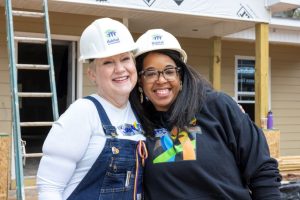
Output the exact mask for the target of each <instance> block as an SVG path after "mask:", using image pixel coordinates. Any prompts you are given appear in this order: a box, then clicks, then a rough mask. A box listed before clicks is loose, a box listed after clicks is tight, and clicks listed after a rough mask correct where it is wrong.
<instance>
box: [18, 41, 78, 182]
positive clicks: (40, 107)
mask: <svg viewBox="0 0 300 200" xmlns="http://www.w3.org/2000/svg"><path fill="white" fill-rule="evenodd" d="M74 46H75V45H73V42H70V41H60V40H57V41H56V40H52V54H53V61H54V71H55V81H56V91H57V102H58V110H59V115H61V114H62V113H63V112H64V111H65V110H66V109H67V107H68V106H69V105H70V104H71V102H72V101H73V100H74V99H73V98H72V97H73V96H76V94H73V93H74V91H75V90H74V89H73V88H74V87H75V85H74V84H73V83H74V82H75V81H74V79H75V77H73V74H76V73H72V71H74V70H75V67H73V66H74V64H75V63H76V62H74V61H75V59H74V57H75V56H73V55H72V52H74V51H73V48H74ZM75 52H76V51H75ZM17 62H18V63H20V64H48V59H47V51H46V45H45V44H36V43H18V61H17ZM18 87H19V91H22V92H50V80H49V71H48V70H19V71H18ZM19 101H20V102H19V104H20V121H21V122H34V121H54V120H53V114H52V102H51V98H20V100H19ZM50 128H51V127H49V126H46V127H43V126H40V127H22V128H21V138H22V140H23V141H24V144H25V150H26V153H41V152H42V145H43V143H44V140H45V138H46V136H47V134H48V132H49V130H50ZM40 159H41V158H40V157H32V158H30V157H29V158H26V159H23V166H24V176H25V177H32V176H36V172H37V168H38V164H39V161H40Z"/></svg>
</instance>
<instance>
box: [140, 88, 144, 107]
mask: <svg viewBox="0 0 300 200" xmlns="http://www.w3.org/2000/svg"><path fill="white" fill-rule="evenodd" d="M139 92H140V102H141V104H142V103H143V102H144V95H143V89H142V87H141V86H139Z"/></svg>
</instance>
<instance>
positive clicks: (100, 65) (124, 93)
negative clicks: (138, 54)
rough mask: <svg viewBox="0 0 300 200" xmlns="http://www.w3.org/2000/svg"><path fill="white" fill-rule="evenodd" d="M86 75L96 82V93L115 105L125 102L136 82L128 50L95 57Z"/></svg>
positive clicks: (134, 70) (133, 65)
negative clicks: (109, 55)
mask: <svg viewBox="0 0 300 200" xmlns="http://www.w3.org/2000/svg"><path fill="white" fill-rule="evenodd" d="M88 75H89V77H90V79H91V80H92V81H93V82H94V83H95V84H96V87H97V93H98V94H99V95H100V96H101V97H103V98H105V99H106V100H108V101H110V102H111V103H112V104H113V105H115V106H117V107H122V106H124V105H125V104H126V103H127V101H128V97H129V93H130V92H131V90H132V89H133V88H134V86H135V84H136V82H137V73H136V67H135V63H134V60H133V57H132V54H131V53H129V52H127V53H122V54H118V55H115V56H111V57H107V58H98V59H95V60H94V61H93V63H92V64H91V66H90V67H89V69H88Z"/></svg>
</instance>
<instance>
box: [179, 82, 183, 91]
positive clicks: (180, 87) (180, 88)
mask: <svg viewBox="0 0 300 200" xmlns="http://www.w3.org/2000/svg"><path fill="white" fill-rule="evenodd" d="M181 90H182V81H180V86H179V91H181Z"/></svg>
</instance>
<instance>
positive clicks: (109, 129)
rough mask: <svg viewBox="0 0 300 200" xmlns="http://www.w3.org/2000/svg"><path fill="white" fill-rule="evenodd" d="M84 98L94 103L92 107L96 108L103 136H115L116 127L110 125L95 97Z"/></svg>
mask: <svg viewBox="0 0 300 200" xmlns="http://www.w3.org/2000/svg"><path fill="white" fill-rule="evenodd" d="M84 98H85V99H89V100H91V101H92V102H93V103H94V105H95V106H96V108H97V111H98V114H99V118H100V120H101V123H102V128H103V131H104V133H105V135H110V136H113V137H115V136H117V130H116V127H114V126H113V125H112V124H111V122H110V120H109V118H108V116H107V114H106V112H105V110H104V108H103V106H102V105H101V103H100V102H99V101H98V100H97V99H96V98H95V97H92V96H86V97H84Z"/></svg>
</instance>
